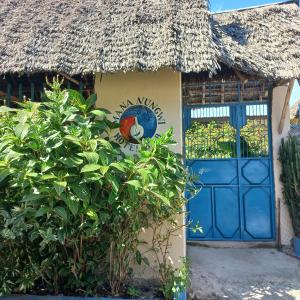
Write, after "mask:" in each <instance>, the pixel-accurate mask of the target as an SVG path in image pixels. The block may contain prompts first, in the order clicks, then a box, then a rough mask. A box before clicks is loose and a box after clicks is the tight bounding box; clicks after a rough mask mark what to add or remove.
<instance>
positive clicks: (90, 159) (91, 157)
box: [82, 152, 99, 164]
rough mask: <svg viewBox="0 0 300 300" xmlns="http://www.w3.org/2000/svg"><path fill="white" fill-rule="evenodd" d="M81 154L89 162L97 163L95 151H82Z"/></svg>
mask: <svg viewBox="0 0 300 300" xmlns="http://www.w3.org/2000/svg"><path fill="white" fill-rule="evenodd" d="M82 156H83V157H85V158H86V159H87V160H88V162H89V163H90V164H97V163H98V161H99V155H98V153H96V152H83V153H82Z"/></svg>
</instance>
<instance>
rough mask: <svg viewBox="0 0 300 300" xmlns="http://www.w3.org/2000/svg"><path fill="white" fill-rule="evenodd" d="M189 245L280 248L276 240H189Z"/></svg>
mask: <svg viewBox="0 0 300 300" xmlns="http://www.w3.org/2000/svg"><path fill="white" fill-rule="evenodd" d="M187 244H188V245H189V246H199V247H208V248H224V249H225V248H233V249H251V248H278V244H277V242H276V241H271V242H238V241H237V242H235V241H187Z"/></svg>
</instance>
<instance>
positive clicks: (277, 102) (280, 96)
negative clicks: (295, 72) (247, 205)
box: [272, 86, 293, 245]
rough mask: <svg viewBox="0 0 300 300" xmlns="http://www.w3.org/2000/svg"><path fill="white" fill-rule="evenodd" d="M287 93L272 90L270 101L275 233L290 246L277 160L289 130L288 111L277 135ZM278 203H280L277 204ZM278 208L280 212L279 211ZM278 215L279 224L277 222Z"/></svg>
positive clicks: (291, 235)
mask: <svg viewBox="0 0 300 300" xmlns="http://www.w3.org/2000/svg"><path fill="white" fill-rule="evenodd" d="M286 92H287V86H279V87H276V88H274V90H273V99H272V139H273V161H274V183H275V199H276V212H277V216H276V217H277V222H276V224H277V233H278V231H280V236H281V244H282V245H290V241H291V239H292V238H293V229H292V224H291V220H290V216H289V212H288V209H287V206H286V205H285V203H284V198H283V195H282V184H281V182H280V174H281V165H280V161H279V160H278V158H279V156H278V153H279V147H280V143H281V139H282V138H285V137H287V136H288V133H289V130H290V111H289V109H288V110H287V112H286V118H285V122H284V128H283V131H282V133H281V134H279V133H278V126H279V123H280V119H281V114H282V109H283V105H284V101H285V96H286ZM279 202H280V203H279ZM279 207H280V211H279ZM279 214H280V220H281V221H280V224H279V222H278V219H279Z"/></svg>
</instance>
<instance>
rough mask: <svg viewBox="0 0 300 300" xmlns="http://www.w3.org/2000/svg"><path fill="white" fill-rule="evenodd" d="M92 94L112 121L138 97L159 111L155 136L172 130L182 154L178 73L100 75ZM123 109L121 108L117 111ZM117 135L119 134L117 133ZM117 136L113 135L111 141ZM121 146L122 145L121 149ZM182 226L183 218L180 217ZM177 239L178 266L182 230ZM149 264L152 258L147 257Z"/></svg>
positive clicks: (173, 258)
mask: <svg viewBox="0 0 300 300" xmlns="http://www.w3.org/2000/svg"><path fill="white" fill-rule="evenodd" d="M95 91H96V93H97V96H98V102H97V106H98V107H103V108H106V109H108V110H109V111H110V112H112V115H113V116H112V117H115V118H117V115H118V114H117V113H116V112H118V111H122V110H124V108H125V107H126V106H127V103H128V101H127V100H130V102H132V103H133V104H136V102H137V99H138V98H139V97H140V99H141V98H143V97H147V98H148V99H150V100H152V101H153V102H154V103H155V105H157V107H159V108H160V109H161V111H159V113H162V115H161V116H162V119H163V120H165V124H160V125H159V127H158V133H162V132H165V131H166V130H167V129H169V128H170V127H173V129H174V137H175V140H176V142H177V144H176V146H174V147H173V150H174V151H176V152H178V153H181V151H182V121H181V120H182V105H181V73H179V72H174V71H172V70H168V69H165V70H159V71H157V72H146V73H142V72H129V73H126V74H125V73H118V74H109V75H101V74H97V75H96V79H95ZM120 105H122V107H120ZM117 131H118V130H117ZM116 134H118V132H114V133H112V137H113V136H115V135H116ZM123 146H124V145H123ZM134 148H135V147H134V146H132V145H130V144H129V145H125V147H123V149H124V152H126V153H134V151H132V150H134ZM179 222H180V223H183V222H184V220H183V217H180V220H179ZM179 235H180V236H179V237H177V238H174V239H173V240H172V248H171V251H170V260H171V261H173V262H174V265H175V266H178V263H179V260H180V258H181V257H184V256H185V253H186V243H185V230H182V231H181V232H180V233H179ZM143 238H145V239H146V240H148V241H149V240H150V239H151V238H152V235H151V233H149V232H145V233H144V235H143ZM150 261H152V263H153V262H154V261H155V259H154V257H152V256H151V257H150ZM139 271H140V275H141V276H142V277H144V278H145V277H146V278H147V277H151V272H150V270H147V271H145V270H139Z"/></svg>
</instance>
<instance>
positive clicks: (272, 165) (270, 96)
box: [268, 88, 277, 241]
mask: <svg viewBox="0 0 300 300" xmlns="http://www.w3.org/2000/svg"><path fill="white" fill-rule="evenodd" d="M272 110H273V88H270V91H269V103H268V122H269V133H268V134H269V149H270V153H269V155H270V179H271V197H272V201H271V204H272V211H273V213H272V217H273V237H274V238H273V240H274V241H275V240H277V218H276V216H277V209H276V199H275V178H274V155H273V132H272V125H273V120H272Z"/></svg>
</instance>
